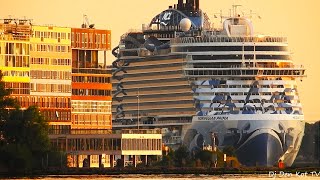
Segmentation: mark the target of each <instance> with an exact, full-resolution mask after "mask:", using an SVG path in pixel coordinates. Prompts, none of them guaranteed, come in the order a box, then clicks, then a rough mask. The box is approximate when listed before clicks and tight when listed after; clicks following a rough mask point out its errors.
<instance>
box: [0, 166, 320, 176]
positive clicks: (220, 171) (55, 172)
mask: <svg viewBox="0 0 320 180" xmlns="http://www.w3.org/2000/svg"><path fill="white" fill-rule="evenodd" d="M297 172H299V173H300V172H301V173H306V172H307V173H309V174H311V173H312V172H316V173H317V174H319V176H320V167H310V168H286V169H279V168H259V167H255V168H237V169H236V168H233V169H231V168H159V167H157V168H152V167H148V168H103V169H102V168H65V169H60V168H59V169H48V170H43V171H33V172H30V173H22V172H20V173H19V172H14V173H13V172H11V174H10V173H5V174H4V172H1V174H0V178H8V177H10V178H22V177H23V178H34V177H62V176H63V177H72V176H120V175H121V176H122V175H195V176H200V175H246V174H256V175H269V176H270V173H272V174H276V175H281V174H282V173H283V174H296V173H297ZM17 173H18V174H19V175H18V174H17Z"/></svg>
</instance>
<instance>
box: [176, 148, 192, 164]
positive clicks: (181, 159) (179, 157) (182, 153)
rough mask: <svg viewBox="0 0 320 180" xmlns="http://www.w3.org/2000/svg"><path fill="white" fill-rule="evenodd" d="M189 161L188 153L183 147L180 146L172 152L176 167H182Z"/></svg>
mask: <svg viewBox="0 0 320 180" xmlns="http://www.w3.org/2000/svg"><path fill="white" fill-rule="evenodd" d="M189 160H190V153H189V151H188V149H187V147H185V146H180V147H179V148H178V149H177V150H176V151H174V162H175V166H177V167H184V166H185V165H186V164H187V161H189Z"/></svg>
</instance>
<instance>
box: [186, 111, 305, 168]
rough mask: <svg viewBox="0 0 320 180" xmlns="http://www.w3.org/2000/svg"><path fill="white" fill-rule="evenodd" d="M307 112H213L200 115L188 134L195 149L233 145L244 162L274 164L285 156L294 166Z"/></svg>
mask: <svg viewBox="0 0 320 180" xmlns="http://www.w3.org/2000/svg"><path fill="white" fill-rule="evenodd" d="M303 119H304V116H303V115H283V114H277V115H267V114H255V115H213V116H196V117H194V118H193V122H192V125H191V127H190V129H189V130H188V131H187V132H186V134H185V135H184V143H185V144H189V149H190V150H191V151H194V150H197V149H201V148H202V146H203V145H213V144H212V141H213V135H212V133H214V137H215V138H214V139H215V140H214V141H215V144H216V145H217V146H218V148H219V149H220V150H222V149H223V148H224V147H227V146H232V147H234V148H235V153H236V155H237V158H238V160H239V161H240V163H241V164H243V165H246V166H257V165H258V166H269V167H270V166H274V165H276V164H277V162H278V161H279V160H280V159H281V160H282V161H283V162H284V163H285V165H286V166H291V165H292V163H293V161H294V159H295V157H296V156H297V153H298V151H299V148H300V145H301V141H302V138H303V135H304V121H303Z"/></svg>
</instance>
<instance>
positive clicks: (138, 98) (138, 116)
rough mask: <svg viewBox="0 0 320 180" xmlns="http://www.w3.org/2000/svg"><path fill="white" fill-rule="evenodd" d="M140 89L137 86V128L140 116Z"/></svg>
mask: <svg viewBox="0 0 320 180" xmlns="http://www.w3.org/2000/svg"><path fill="white" fill-rule="evenodd" d="M139 96H140V89H139V88H138V94H137V100H138V115H137V126H138V129H139V118H140V97H139Z"/></svg>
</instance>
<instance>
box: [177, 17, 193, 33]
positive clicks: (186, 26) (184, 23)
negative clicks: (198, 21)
mask: <svg viewBox="0 0 320 180" xmlns="http://www.w3.org/2000/svg"><path fill="white" fill-rule="evenodd" d="M191 24H192V23H191V21H190V19H189V18H183V19H182V20H181V21H180V27H181V30H182V31H184V32H186V31H189V30H190V28H191Z"/></svg>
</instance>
